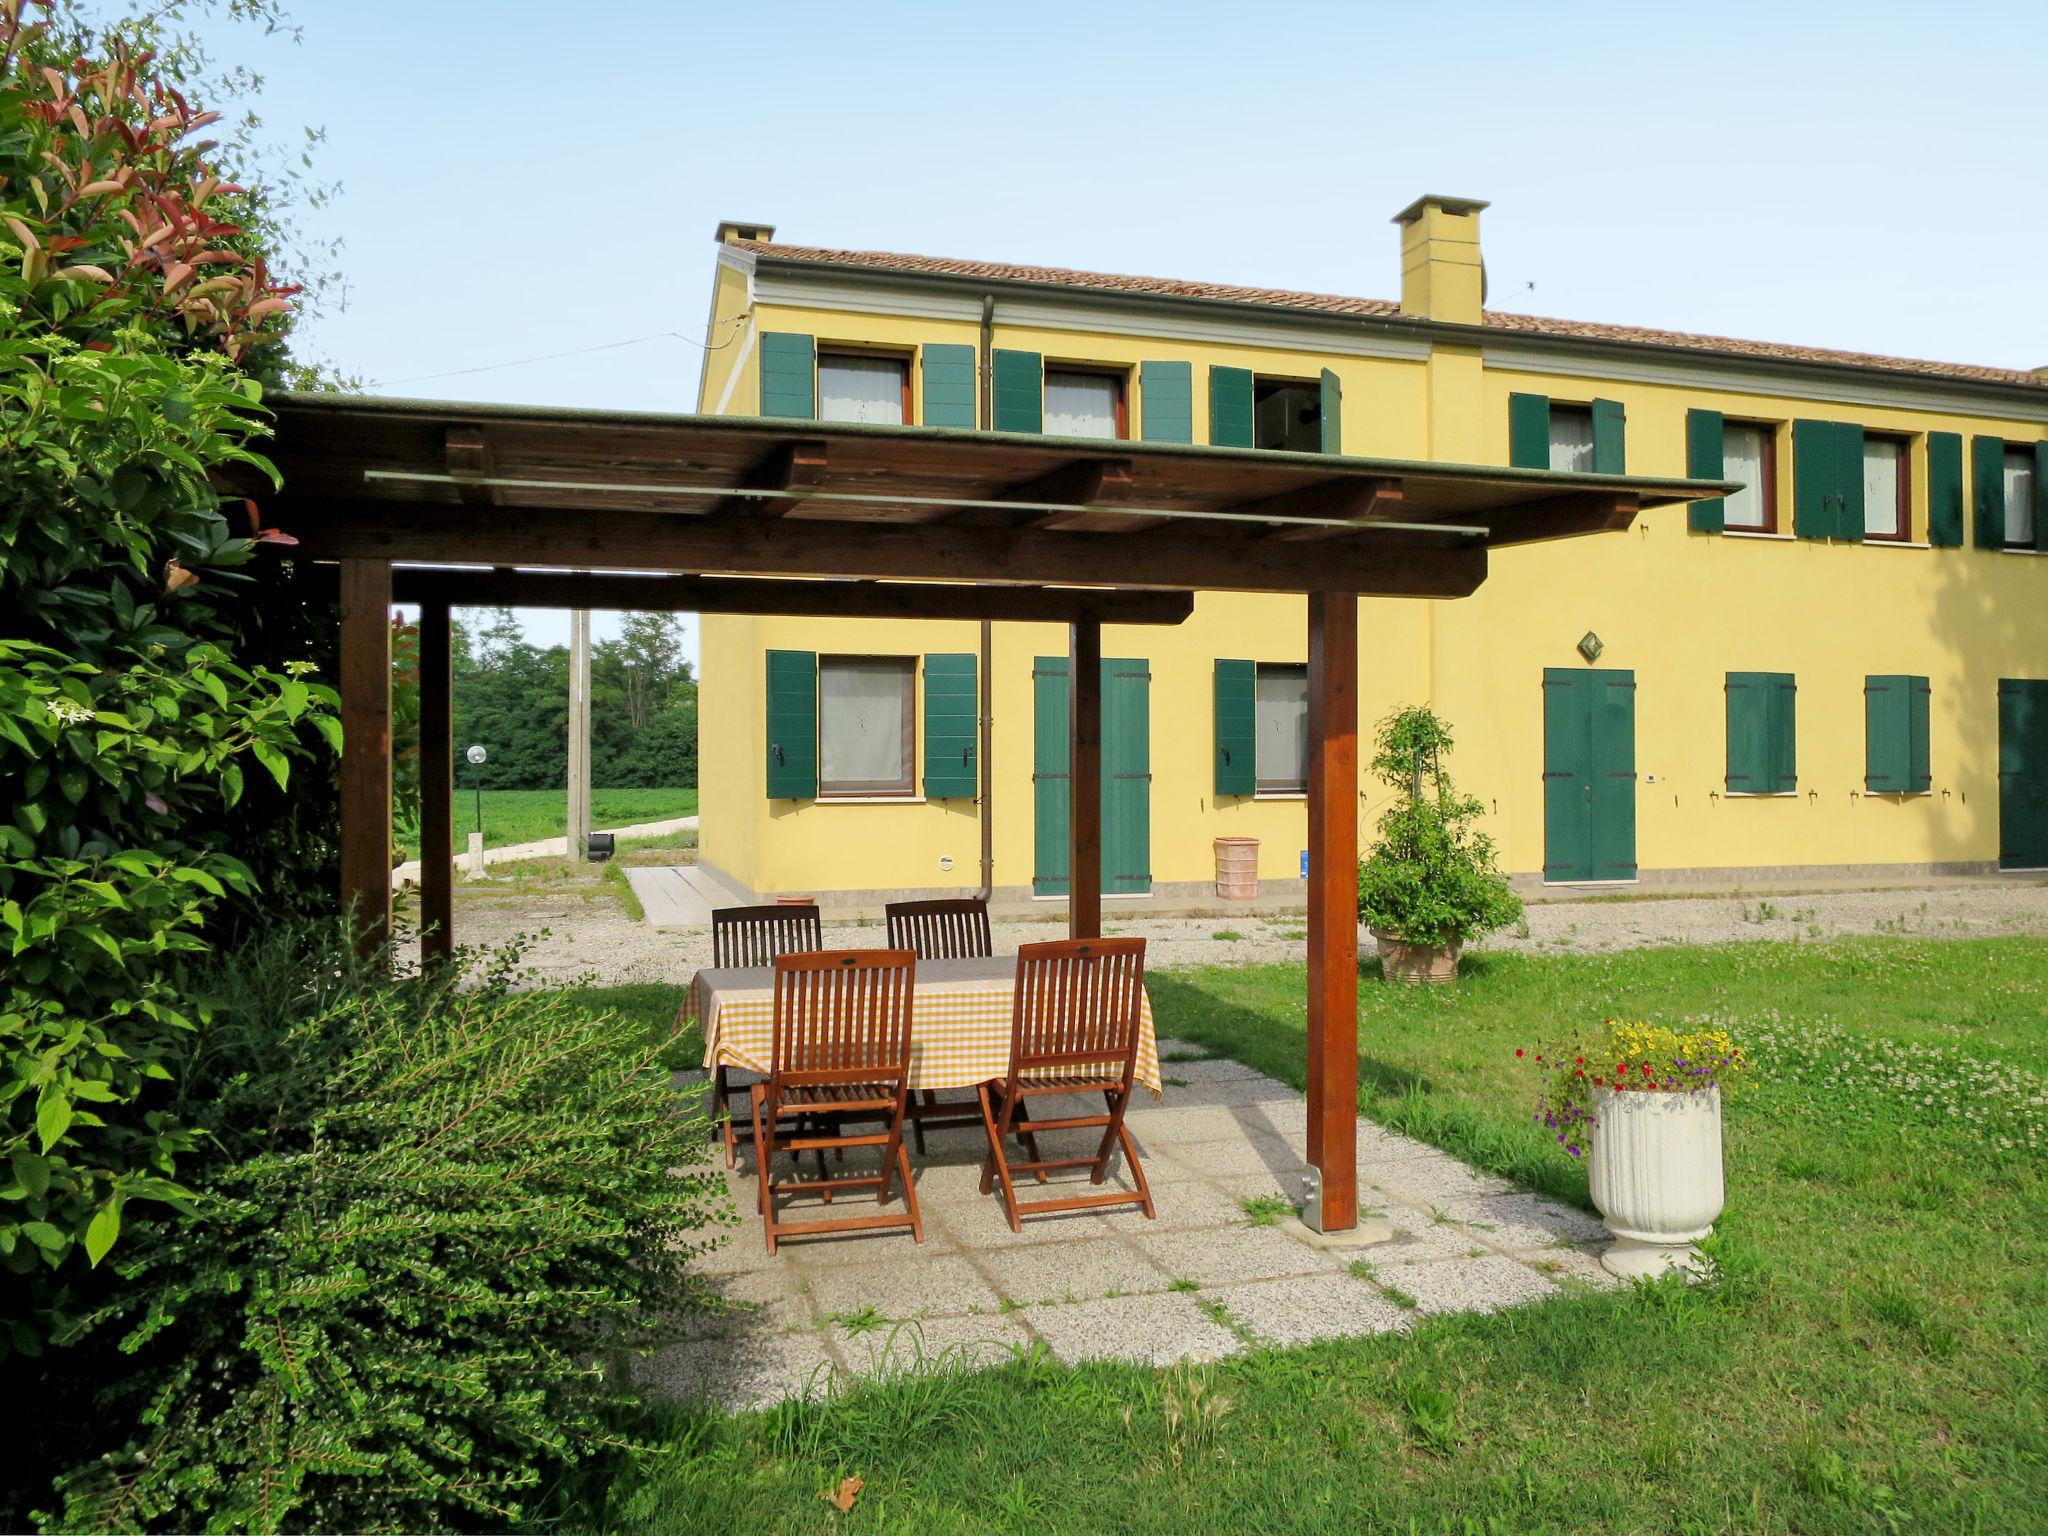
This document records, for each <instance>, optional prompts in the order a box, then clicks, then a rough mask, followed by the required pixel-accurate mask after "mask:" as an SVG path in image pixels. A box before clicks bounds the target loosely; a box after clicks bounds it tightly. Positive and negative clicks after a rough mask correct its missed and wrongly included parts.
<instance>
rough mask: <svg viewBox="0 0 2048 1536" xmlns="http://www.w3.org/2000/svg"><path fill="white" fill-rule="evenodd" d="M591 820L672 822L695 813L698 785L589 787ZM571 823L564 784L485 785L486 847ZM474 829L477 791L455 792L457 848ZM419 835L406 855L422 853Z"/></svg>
mask: <svg viewBox="0 0 2048 1536" xmlns="http://www.w3.org/2000/svg"><path fill="white" fill-rule="evenodd" d="M590 813H591V821H592V824H593V825H594V826H595V827H596V828H597V830H599V831H603V830H604V829H605V828H607V827H630V826H637V825H638V824H640V823H641V822H645V821H669V820H672V819H674V818H675V817H677V816H694V815H696V814H697V791H696V790H694V789H595V790H592V791H591V792H590ZM568 825H569V798H568V792H567V791H566V790H560V789H487V790H485V791H484V846H485V847H486V848H503V847H505V846H506V845H507V844H508V843H535V842H539V841H540V840H541V839H542V838H544V837H560V836H561V835H562V833H563V831H564V830H565V829H566V828H567V827H568ZM475 830H476V791H475V790H473V789H462V788H457V790H456V791H455V847H456V850H457V851H458V852H460V851H461V850H462V849H464V848H467V847H468V846H469V834H470V833H472V832H474V831H475ZM419 851H420V846H419V839H418V837H417V836H414V837H411V838H408V839H407V840H406V845H405V856H406V857H407V858H409V859H413V858H418V857H419Z"/></svg>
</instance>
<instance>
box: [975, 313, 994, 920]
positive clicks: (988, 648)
mask: <svg viewBox="0 0 2048 1536" xmlns="http://www.w3.org/2000/svg"><path fill="white" fill-rule="evenodd" d="M995 333H996V296H995V295H994V294H992V293H989V294H983V295H982V299H981V360H980V361H981V418H980V419H981V429H982V431H984V432H986V431H988V430H989V429H990V427H991V425H992V424H993V422H994V420H995V409H994V402H995V390H996V380H995V355H994V352H993V347H994V345H995ZM995 630H996V627H995V625H994V624H993V623H992V622H991V621H990V620H988V619H983V620H982V621H981V721H980V728H981V738H980V741H979V743H978V744H977V745H976V747H975V752H976V755H977V758H978V760H979V762H980V764H981V889H980V891H978V892H977V893H976V894H977V895H978V896H979V897H980V899H981V900H983V901H987V900H988V899H989V898H990V897H991V896H993V895H994V894H995V888H996V818H995V797H996V772H995V754H994V752H993V750H992V748H991V745H990V744H991V743H992V742H993V741H994V739H995V703H994V700H995V686H996V685H995Z"/></svg>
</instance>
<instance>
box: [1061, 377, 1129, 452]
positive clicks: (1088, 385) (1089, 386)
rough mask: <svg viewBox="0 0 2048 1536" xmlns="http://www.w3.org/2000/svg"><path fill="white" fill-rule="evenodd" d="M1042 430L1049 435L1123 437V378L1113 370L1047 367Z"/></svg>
mask: <svg viewBox="0 0 2048 1536" xmlns="http://www.w3.org/2000/svg"><path fill="white" fill-rule="evenodd" d="M1045 430H1046V434H1047V435H1048V436H1050V437H1111V438H1114V437H1123V436H1124V435H1125V432H1124V381H1123V380H1122V378H1120V377H1119V376H1118V375H1116V374H1114V373H1090V372H1084V371H1082V370H1080V369H1073V368H1052V367H1048V368H1047V369H1046V370H1045Z"/></svg>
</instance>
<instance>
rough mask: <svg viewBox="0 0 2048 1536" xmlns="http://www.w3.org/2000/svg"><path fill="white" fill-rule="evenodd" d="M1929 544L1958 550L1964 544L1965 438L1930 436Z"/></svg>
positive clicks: (1941, 434) (1949, 434) (1945, 434)
mask: <svg viewBox="0 0 2048 1536" xmlns="http://www.w3.org/2000/svg"><path fill="white" fill-rule="evenodd" d="M1927 542H1928V543H1930V544H1932V545H1933V546H1934V547H1935V548H1936V549H1955V548H1958V547H1960V546H1961V544H1962V542H1963V435H1962V433H1960V432H1930V433H1928V434H1927Z"/></svg>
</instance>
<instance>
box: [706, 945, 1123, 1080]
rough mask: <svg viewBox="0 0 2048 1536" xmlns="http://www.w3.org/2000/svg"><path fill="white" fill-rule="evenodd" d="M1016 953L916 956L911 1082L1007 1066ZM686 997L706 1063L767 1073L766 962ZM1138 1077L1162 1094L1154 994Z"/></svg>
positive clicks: (988, 1074) (770, 1003) (769, 982)
mask: <svg viewBox="0 0 2048 1536" xmlns="http://www.w3.org/2000/svg"><path fill="white" fill-rule="evenodd" d="M1016 986H1017V957H1016V956H1015V955H995V956H991V957H989V958H988V959H983V960H920V961H918V962H917V990H916V993H915V996H914V999H913V1002H912V1010H913V1011H912V1013H911V1020H910V1087H911V1088H912V1089H918V1090H922V1089H926V1088H972V1087H974V1086H976V1085H977V1084H979V1083H985V1082H987V1081H988V1080H989V1079H990V1078H996V1077H1001V1076H1002V1075H1003V1074H1004V1073H1005V1072H1007V1071H1008V1070H1009V1069H1010V1026H1011V1019H1012V1012H1013V1010H1014V1007H1015V1004H1016ZM691 996H692V999H693V1001H694V1002H695V1004H696V1012H697V1017H698V1019H699V1020H701V1021H702V1023H703V1027H704V1065H705V1067H706V1068H707V1069H709V1068H712V1067H718V1066H726V1067H738V1068H740V1069H741V1070H743V1071H747V1072H758V1073H760V1074H761V1075H762V1076H764V1077H765V1076H766V1075H767V1073H768V1068H769V1063H770V1059H771V1057H772V1055H773V1052H774V1031H775V971H774V969H773V967H770V966H765V965H761V966H734V967H728V968H726V969H722V970H721V969H717V968H710V969H706V970H701V971H699V972H698V973H697V979H696V981H695V982H694V983H693V984H692V987H691ZM1137 1081H1138V1082H1139V1083H1140V1084H1142V1085H1143V1086H1144V1087H1145V1088H1147V1089H1149V1090H1150V1091H1151V1092H1152V1093H1154V1094H1158V1093H1160V1092H1161V1091H1162V1085H1161V1083H1160V1079H1159V1042H1158V1040H1157V1039H1156V1038H1155V1036H1154V1034H1153V1030H1152V999H1151V997H1150V996H1148V995H1142V994H1141V1004H1140V1013H1139V1023H1138V1070H1137Z"/></svg>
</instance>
